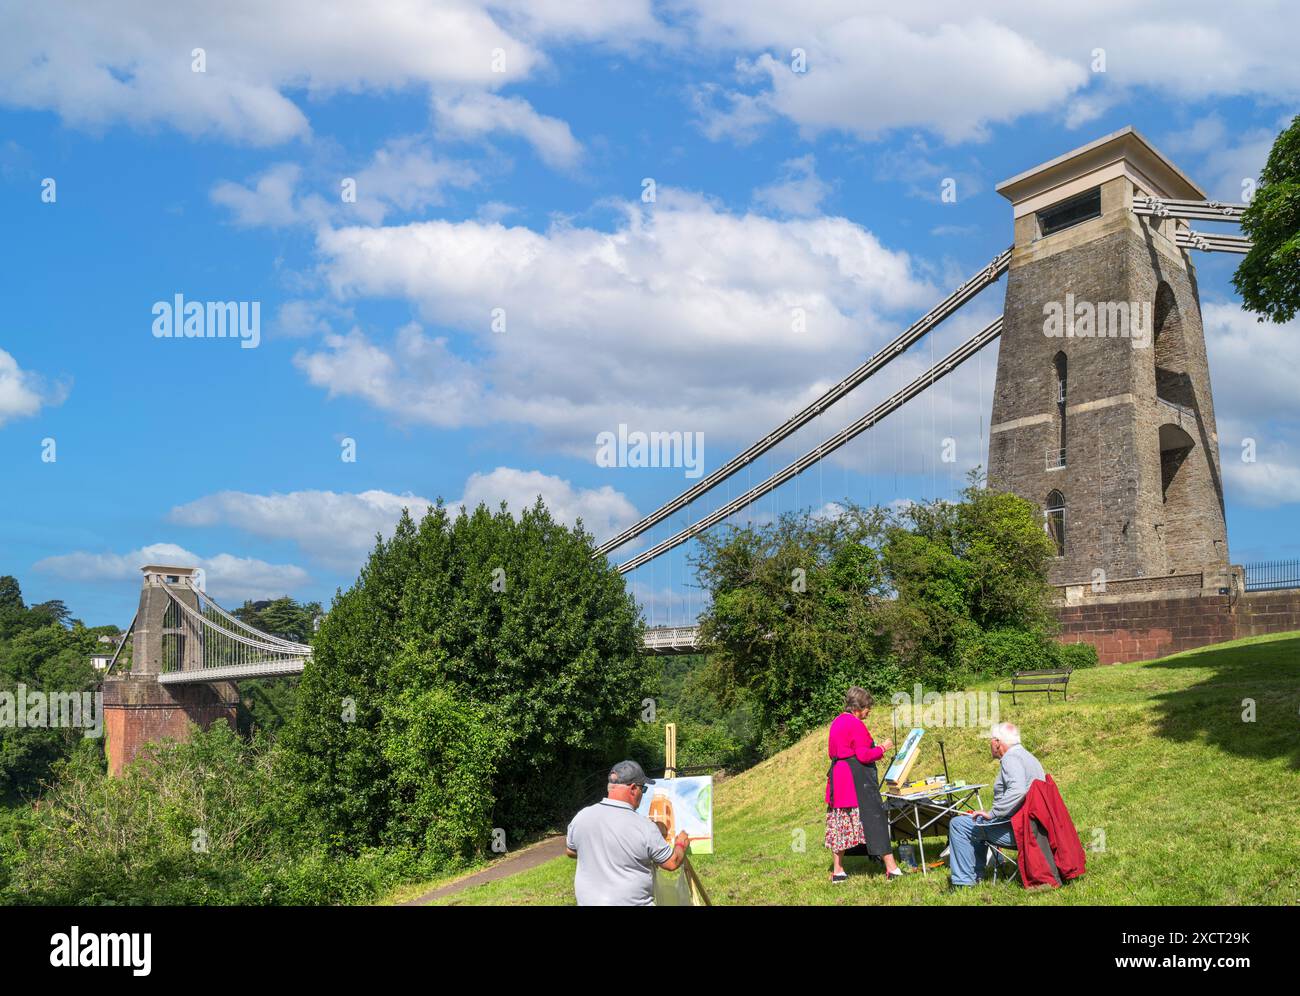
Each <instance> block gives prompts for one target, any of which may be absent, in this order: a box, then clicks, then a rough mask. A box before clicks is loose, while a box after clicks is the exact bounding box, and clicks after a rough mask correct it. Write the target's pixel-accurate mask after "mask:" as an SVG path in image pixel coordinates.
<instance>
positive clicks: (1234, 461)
mask: <svg viewBox="0 0 1300 996" xmlns="http://www.w3.org/2000/svg"><path fill="white" fill-rule="evenodd" d="M1290 453H1291V454H1294V453H1300V450H1290ZM1285 455H1287V454H1284V456H1285ZM1220 458H1221V460H1222V462H1223V476H1224V478H1225V482H1226V484H1227V491H1228V494H1229V496H1231V497H1233V498H1239V499H1241V501H1242V502H1244V503H1245V504H1247V505H1251V506H1254V507H1256V508H1276V507H1277V506H1279V505H1293V504H1295V503H1296V502H1298V501H1300V466H1297V463H1296V461H1295V460H1294V458H1293V459H1292V461H1291V462H1289V463H1278V462H1275V461H1269V460H1257V461H1256V462H1255V463H1245V462H1244V461H1242V460H1241V459H1240V453H1239V452H1238V451H1236V450H1235V449H1232V448H1228V449H1224V450H1221V452H1220Z"/></svg>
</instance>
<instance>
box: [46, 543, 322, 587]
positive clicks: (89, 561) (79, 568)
mask: <svg viewBox="0 0 1300 996" xmlns="http://www.w3.org/2000/svg"><path fill="white" fill-rule="evenodd" d="M146 564H168V565H174V566H179V567H201V568H203V570H204V573H205V575H206V578H207V590H208V592H210V593H211V594H212V596H213V597H214V598H217V599H226V600H229V601H243V600H244V599H246V598H251V599H260V598H279V597H280V596H282V595H288V594H292V593H293V592H295V591H298V590H301V589H302V588H303V586H304V585H306V584H307V582H308V581H309V580H310V576H309V575H308V574H307V572H306V571H305V570H303V569H302V568H301V567H296V566H294V565H293V564H268V563H267V562H266V561H264V560H256V559H254V558H251V557H236V556H234V555H233V554H229V553H219V554H217V555H216V556H214V557H201V556H199V555H198V554H196V553H192V552H191V551H189V550H187V549H185V548H184V547H181V546H177V545H176V544H175V543H152V544H150V545H148V546H145V547H141V548H140V549H138V550H132V551H131V552H129V553H89V552H86V551H77V552H75V553H67V554H61V555H59V556H55V557H46V558H45V559H43V560H39V561H37V562H36V564H35V568H36V570H38V571H41V572H43V573H46V574H51V575H53V576H55V577H58V578H62V579H64V580H67V581H82V582H112V583H118V582H122V581H139V580H140V568H141V567H143V566H145V565H146Z"/></svg>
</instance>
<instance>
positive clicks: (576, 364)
mask: <svg viewBox="0 0 1300 996" xmlns="http://www.w3.org/2000/svg"><path fill="white" fill-rule="evenodd" d="M318 251H319V254H320V256H321V258H322V260H323V272H324V274H325V276H326V278H327V280H328V281H329V283H330V285H331V287H332V288H333V290H334V292H335V294H336V296H337V298H338V299H339V300H341V301H345V302H350V301H353V300H355V299H360V298H399V299H406V300H409V301H410V302H412V304H413V305H414V306H415V307H416V308H418V309H419V311H420V313H421V316H422V318H424V319H425V320H426V321H428V322H429V323H431V324H434V325H437V326H439V327H441V328H446V329H451V330H455V333H456V334H455V336H454V338H448V339H442V338H430V337H429V336H427V335H425V334H424V333H423V332H421V331H419V330H418V329H415V328H411V327H407V328H406V329H404V330H402V331H401V332H400V333H399V334H398V335H397V336H396V338H395V340H394V341H393V342H391V343H385V342H382V341H379V340H377V339H375V338H372V337H371V336H369V335H366V334H364V333H362V332H360V331H357V332H353V333H351V334H350V335H348V336H337V337H334V338H332V339H330V340H328V341H327V342H326V343H325V344H324V346H323V348H314V349H312V350H308V351H304V352H302V353H300V354H299V356H298V358H297V363H298V365H299V366H300V368H301V369H303V370H304V372H306V374H307V376H308V377H309V379H310V380H311V381H312V383H314V384H316V385H317V386H320V387H324V388H326V389H327V390H329V391H330V392H331V393H333V394H336V395H348V396H353V397H359V398H362V399H364V400H366V401H368V402H369V403H371V404H373V405H375V406H376V407H378V408H380V409H381V410H384V411H387V412H389V413H391V414H392V415H393V416H394V417H395V418H396V419H397V420H398V421H418V422H425V423H428V424H433V425H439V426H445V427H453V426H457V425H469V424H484V423H514V424H520V425H525V426H528V427H530V428H532V429H535V430H537V431H539V432H541V433H542V434H543V435H545V436H547V437H548V438H550V439H551V440H552V441H558V443H559V444H560V445H561V446H563V447H564V448H566V449H567V450H568V451H569V452H572V453H574V454H579V455H581V456H583V457H585V458H587V459H592V457H593V454H594V439H595V436H596V434H597V433H599V432H601V431H605V430H615V429H616V428H617V426H618V424H619V423H626V424H628V425H629V426H631V427H632V428H633V429H638V428H639V429H643V430H646V431H648V430H661V431H674V430H677V431H706V432H708V433H710V434H712V433H715V432H716V433H720V434H721V435H722V436H724V437H727V438H747V437H748V436H749V435H750V434H752V432H753V431H754V427H755V425H763V424H775V423H776V422H778V421H780V420H781V419H783V418H784V417H785V416H786V415H788V414H789V412H790V411H791V410H794V408H795V407H797V405H798V404H799V403H801V402H803V401H806V400H809V399H810V398H811V397H812V396H813V395H812V393H811V392H812V391H813V390H814V385H816V384H818V383H819V382H822V381H824V380H825V379H826V378H827V376H828V372H830V375H831V376H834V375H836V374H838V373H839V372H840V371H841V370H848V369H852V368H853V367H854V366H856V365H857V364H858V363H860V362H861V359H862V357H863V355H864V354H866V353H869V352H870V351H871V350H872V348H873V347H874V346H877V345H880V344H883V343H884V342H887V341H888V340H889V338H891V337H892V335H893V334H894V333H895V332H896V330H897V327H898V326H897V324H896V323H895V322H889V321H884V320H882V316H883V315H884V314H886V313H893V312H896V311H899V310H901V309H906V310H907V311H908V312H911V311H913V310H915V309H917V308H918V307H919V306H921V305H923V304H924V303H926V302H928V300H929V299H930V298H931V297H933V296H934V291H933V289H932V288H930V287H929V286H928V285H927V284H926V283H924V282H922V281H921V280H919V279H918V278H917V277H916V275H915V274H914V272H913V269H912V264H911V261H910V260H909V258H908V256H907V255H906V254H905V253H901V252H894V251H891V250H888V249H886V248H885V247H884V246H882V245H881V244H880V242H879V241H878V240H877V239H876V238H875V236H873V235H872V234H871V233H870V232H868V231H867V230H865V229H863V228H862V227H860V226H859V225H856V224H854V223H852V222H850V221H848V220H846V219H844V218H817V219H810V220H802V219H792V220H785V221H781V220H774V219H772V218H767V217H762V216H760V215H756V214H744V215H733V214H729V213H727V212H724V211H721V210H719V209H718V208H716V207H715V206H713V205H711V204H710V203H708V202H706V201H704V200H702V199H700V198H697V197H693V196H690V195H686V194H682V193H680V192H677V191H672V190H667V189H664V188H660V190H659V192H658V202H657V203H656V204H653V205H639V204H638V205H624V206H623V216H622V221H621V222H620V223H619V224H618V225H616V226H615V227H614V229H613V230H612V231H602V230H597V229H594V228H577V227H571V226H567V225H556V226H554V227H552V228H551V229H549V230H548V231H546V232H534V231H532V230H530V229H527V228H523V227H505V226H502V225H499V224H485V223H482V222H478V221H462V222H446V221H430V222H423V223H416V224H410V225H404V226H390V227H385V228H368V227H350V228H342V229H336V230H323V231H321V232H320V233H319V234H318ZM498 308H499V309H503V311H502V314H503V315H504V320H505V329H506V330H505V332H504V333H502V334H494V333H493V331H492V324H491V323H492V313H493V310H494V309H498ZM795 309H802V320H803V325H804V328H803V330H802V331H795V327H796V324H797V323H796V311H795ZM719 371H725V374H724V375H723V376H721V377H720V376H719Z"/></svg>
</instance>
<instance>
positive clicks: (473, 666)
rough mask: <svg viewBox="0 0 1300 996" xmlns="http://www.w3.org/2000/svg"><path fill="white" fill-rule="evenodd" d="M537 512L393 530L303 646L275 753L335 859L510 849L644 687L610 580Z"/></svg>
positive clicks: (603, 754) (604, 750) (560, 796)
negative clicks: (500, 838) (294, 693)
mask: <svg viewBox="0 0 1300 996" xmlns="http://www.w3.org/2000/svg"><path fill="white" fill-rule="evenodd" d="M592 552H593V543H592V540H591V537H590V536H589V535H588V534H587V533H586V532H585V531H583V530H582V528H581V526H580V525H579V526H578V527H577V528H575V529H569V528H567V527H565V526H563V525H561V524H559V523H556V522H555V521H554V520H553V519H552V518H551V516H550V514H549V512H548V511H547V510H546V508H545V507H544V506H543V505H542V504H541V502H540V500H539V502H538V503H537V504H536V505H535V506H534V507H532V508H530V509H528V510H526V511H524V512H523V513H521V514H520V515H519V517H518V518H515V517H513V516H511V515H510V514H509V513H508V512H507V511H506V510H505V508H504V507H502V508H501V509H499V510H498V511H496V512H492V511H489V510H488V509H487V508H486V507H484V506H479V507H478V508H477V509H476V510H475V511H474V512H473V513H470V514H466V513H465V512H463V511H462V512H461V513H460V514H459V515H456V516H452V515H451V514H449V512H448V511H447V509H445V508H444V507H442V506H441V505H439V506H436V507H434V508H432V509H430V510H429V511H428V513H427V514H426V515H425V517H424V518H423V520H422V521H421V522H420V523H419V525H418V526H417V525H416V524H415V523H414V522H413V521H412V520H411V519H410V517H409V516H407V515H403V516H402V518H401V520H400V521H399V522H398V524H397V527H396V529H395V530H394V533H393V536H392V538H391V539H389V540H387V541H383V540H380V541H379V542H378V543H377V545H376V547H375V550H374V552H373V553H372V554H371V556H370V559H369V561H368V563H367V564H366V565H365V567H364V568H363V569H362V571H361V576H360V577H359V578H358V580H357V583H356V584H355V585H354V586H353V587H352V588H351V589H349V590H348V591H346V592H342V593H340V594H339V595H338V596H337V597H336V598H335V600H334V603H333V605H332V606H331V608H330V611H329V614H328V615H327V616H326V618H325V620H324V622H323V623H322V624H321V627H320V630H319V632H318V633H317V634H316V637H315V639H314V641H313V648H314V655H313V660H312V663H311V665H310V666H309V668H308V669H307V671H306V673H305V674H304V675H303V677H302V682H301V684H300V686H299V695H298V702H297V707H296V711H295V715H294V720H293V722H292V723H291V724H290V726H289V728H288V729H287V730H286V731H285V733H284V735H283V736H282V738H281V742H282V744H283V745H284V746H285V748H286V750H287V753H288V755H289V758H290V763H291V765H292V769H293V771H294V774H295V778H296V780H297V781H298V782H299V784H300V785H301V786H302V791H303V802H304V805H305V808H306V810H307V811H308V812H310V813H311V814H313V816H312V818H313V819H316V820H317V821H319V829H320V831H321V832H322V833H323V834H324V835H326V836H327V837H328V839H330V840H331V841H332V842H333V843H334V844H335V845H337V846H339V847H342V848H345V849H356V848H359V847H362V846H365V845H368V844H385V843H400V844H411V845H417V846H421V847H424V848H427V849H430V850H441V851H443V852H446V853H451V852H461V853H466V852H470V851H474V850H481V849H483V848H484V847H486V846H487V845H488V844H489V834H490V831H491V829H492V828H494V827H499V828H502V829H504V830H505V833H506V843H507V845H508V846H513V845H515V844H517V843H518V842H519V840H520V839H521V838H522V837H524V836H525V835H527V834H528V833H530V832H532V831H534V830H536V829H539V828H540V827H541V826H543V825H544V824H545V823H546V822H547V821H549V820H550V819H553V818H554V817H555V816H556V815H558V814H559V812H561V811H563V809H564V808H565V807H567V806H568V805H570V804H571V802H572V798H573V796H572V793H573V792H575V791H576V790H577V787H578V786H579V785H580V784H581V782H582V781H583V779H584V776H586V775H589V774H590V772H591V771H592V770H593V769H594V768H597V767H599V766H601V765H604V764H607V763H608V762H609V760H610V751H611V750H612V749H615V747H617V746H621V744H622V742H623V740H624V738H625V737H626V734H627V731H628V729H629V728H630V727H631V724H632V723H633V722H635V719H636V716H637V714H638V712H639V710H640V709H641V700H642V698H643V697H644V695H645V693H646V690H647V688H648V687H649V682H650V673H649V668H648V665H647V664H646V662H645V659H644V657H643V656H642V655H641V654H640V653H639V652H638V651H639V649H640V646H639V643H640V620H639V617H638V612H637V609H636V606H635V604H634V603H633V601H632V599H631V597H630V596H629V595H628V593H627V591H626V590H625V587H624V584H623V580H622V578H621V576H620V575H619V574H618V573H617V571H615V570H614V568H613V567H611V566H610V565H609V564H607V563H606V562H605V561H604V560H601V559H593V558H592Z"/></svg>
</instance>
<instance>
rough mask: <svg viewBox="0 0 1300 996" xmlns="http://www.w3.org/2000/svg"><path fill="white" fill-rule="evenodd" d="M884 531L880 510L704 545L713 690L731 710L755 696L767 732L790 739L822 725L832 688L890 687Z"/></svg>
mask: <svg viewBox="0 0 1300 996" xmlns="http://www.w3.org/2000/svg"><path fill="white" fill-rule="evenodd" d="M886 521H887V519H886V515H885V513H884V512H882V511H881V510H879V509H865V508H860V507H857V506H854V505H847V506H846V507H845V508H844V509H843V510H842V512H841V514H838V515H835V516H821V515H814V514H811V513H805V514H802V515H794V514H787V515H784V516H782V517H781V518H780V519H779V520H778V521H777V522H775V523H769V524H751V525H747V526H745V527H743V528H735V529H732V530H730V531H727V532H723V531H717V532H714V533H709V534H705V535H704V536H703V537H701V540H700V553H699V555H698V557H697V558H696V560H695V567H696V573H697V577H698V579H699V582H700V584H701V585H702V587H703V588H704V589H705V591H707V592H708V594H709V601H710V604H709V607H708V609H706V610H705V613H704V614H703V615H702V616H701V617H700V621H701V627H702V636H703V638H704V639H705V640H706V641H707V642H708V643H709V644H710V646H711V648H712V650H711V653H710V654H709V661H708V666H707V671H706V675H707V687H709V688H710V689H711V690H712V691H713V693H714V694H715V695H717V696H718V697H719V699H720V700H721V701H722V702H723V703H724V704H731V703H733V702H735V701H739V700H740V698H741V697H742V696H744V695H748V696H751V697H752V702H753V704H754V707H755V709H756V711H757V719H758V723H759V726H760V728H761V729H762V730H764V731H766V732H769V733H772V732H774V731H776V732H777V735H778V736H781V737H784V738H789V737H794V736H797V735H798V734H799V733H801V732H803V731H804V730H806V729H809V728H811V727H813V726H816V725H818V724H819V723H821V722H822V721H823V714H824V712H825V710H826V709H827V708H828V706H827V703H826V702H825V701H823V700H822V692H823V690H824V689H827V688H830V687H832V686H836V685H839V684H840V683H842V682H847V683H849V684H852V683H853V682H854V681H860V682H863V683H866V684H869V685H875V686H876V687H881V685H882V682H883V676H882V672H881V668H882V666H883V665H884V664H885V661H886V657H887V654H888V649H889V640H888V636H887V634H885V633H884V632H883V631H882V630H881V628H880V623H879V613H878V609H879V605H880V603H881V602H882V601H883V600H884V599H885V598H886V596H887V595H888V581H887V578H886V576H885V570H884V563H883V560H882V558H881V552H880V551H881V543H882V540H883V537H884V534H885V526H886ZM841 691H842V690H841Z"/></svg>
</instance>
